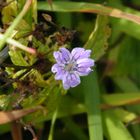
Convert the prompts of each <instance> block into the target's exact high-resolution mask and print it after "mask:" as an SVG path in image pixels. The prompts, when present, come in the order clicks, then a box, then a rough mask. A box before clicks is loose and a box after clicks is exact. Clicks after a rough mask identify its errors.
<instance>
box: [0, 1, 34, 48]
mask: <svg viewBox="0 0 140 140" xmlns="http://www.w3.org/2000/svg"><path fill="white" fill-rule="evenodd" d="M31 3H32V0H27V1H26V3H25V5H24V7H23V9H22V11H21V12H20V13H19V15H18V16H17V17H16V19H15V20H14V21H13V23H12V24H11V26H10V27H9V28H8V29H7V30H6V32H5V34H4V36H3V38H2V40H1V41H0V50H1V49H2V48H3V46H4V44H5V42H6V40H7V38H9V37H10V36H11V35H12V32H13V30H14V28H15V27H16V26H17V25H18V24H19V22H20V21H21V19H22V18H23V17H24V15H25V14H26V12H27V11H28V9H29V8H30V5H31Z"/></svg>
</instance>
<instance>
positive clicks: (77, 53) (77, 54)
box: [71, 48, 91, 60]
mask: <svg viewBox="0 0 140 140" xmlns="http://www.w3.org/2000/svg"><path fill="white" fill-rule="evenodd" d="M90 54H91V50H85V49H84V48H74V49H73V50H72V52H71V55H72V58H73V59H74V60H77V59H79V58H88V57H90Z"/></svg>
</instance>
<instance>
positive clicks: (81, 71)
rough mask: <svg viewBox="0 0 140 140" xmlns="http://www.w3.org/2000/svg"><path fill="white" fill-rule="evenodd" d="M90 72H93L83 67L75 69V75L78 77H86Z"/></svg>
mask: <svg viewBox="0 0 140 140" xmlns="http://www.w3.org/2000/svg"><path fill="white" fill-rule="evenodd" d="M91 71H93V70H92V69H91V68H85V67H79V68H78V69H77V73H78V75H79V76H86V75H88V74H89V73H90V72H91Z"/></svg>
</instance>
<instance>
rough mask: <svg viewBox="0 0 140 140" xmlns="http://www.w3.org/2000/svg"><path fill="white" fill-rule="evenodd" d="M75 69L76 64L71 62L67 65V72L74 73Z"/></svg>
mask: <svg viewBox="0 0 140 140" xmlns="http://www.w3.org/2000/svg"><path fill="white" fill-rule="evenodd" d="M74 67H75V63H73V62H70V63H69V64H66V65H65V70H66V71H73V70H74Z"/></svg>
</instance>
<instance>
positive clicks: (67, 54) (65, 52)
mask: <svg viewBox="0 0 140 140" xmlns="http://www.w3.org/2000/svg"><path fill="white" fill-rule="evenodd" d="M60 52H61V54H62V57H63V59H64V60H65V61H66V62H67V61H69V60H70V55H71V54H70V52H69V50H67V49H66V48H60Z"/></svg>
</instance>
